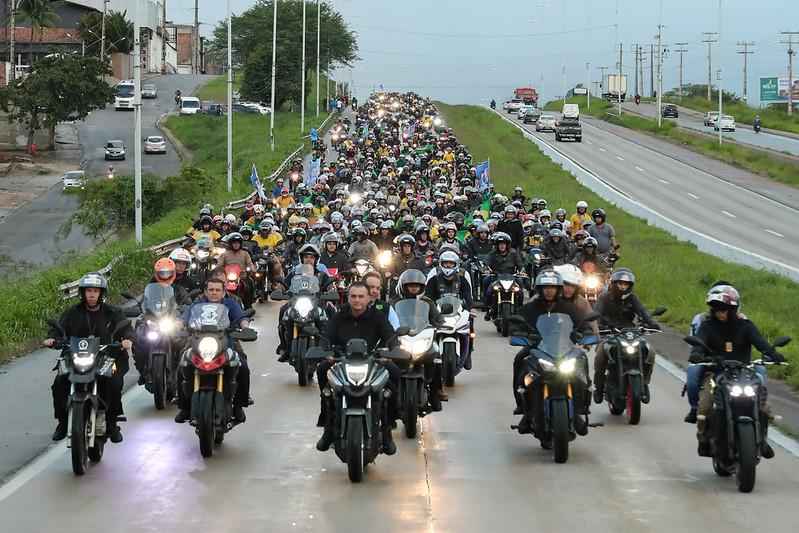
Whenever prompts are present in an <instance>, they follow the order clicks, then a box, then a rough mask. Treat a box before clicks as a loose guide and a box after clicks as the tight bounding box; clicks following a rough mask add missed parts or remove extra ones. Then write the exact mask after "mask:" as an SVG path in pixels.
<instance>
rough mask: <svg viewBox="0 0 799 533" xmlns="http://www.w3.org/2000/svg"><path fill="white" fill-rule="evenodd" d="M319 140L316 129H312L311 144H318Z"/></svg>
mask: <svg viewBox="0 0 799 533" xmlns="http://www.w3.org/2000/svg"><path fill="white" fill-rule="evenodd" d="M318 140H319V132H318V131H317V130H316V128H311V142H312V143H316V141H318Z"/></svg>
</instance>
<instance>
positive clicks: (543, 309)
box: [519, 296, 585, 329]
mask: <svg viewBox="0 0 799 533" xmlns="http://www.w3.org/2000/svg"><path fill="white" fill-rule="evenodd" d="M548 313H562V314H564V315H569V317H570V318H571V320H572V322H573V323H574V327H575V329H579V328H581V327H582V328H584V327H585V325H584V324H582V317H583V316H584V315H583V313H581V312H580V310H579V309H578V308H577V306H575V305H574V303H572V302H569V301H567V300H562V299H558V300H557V301H556V302H555V303H554V304H548V303H547V302H546V301H544V300H543V299H541V298H539V297H538V296H536V297H534V298H533V299H532V300H530V301H529V302H527V303H526V304H524V305H523V306H522V308H521V310H520V311H519V314H520V315H521V316H523V317H524V320H525V321H526V322H527V323H528V324H530V325H531V326H532V327H533V328H534V329H535V327H536V322H538V317H540V316H541V315H546V314H548Z"/></svg>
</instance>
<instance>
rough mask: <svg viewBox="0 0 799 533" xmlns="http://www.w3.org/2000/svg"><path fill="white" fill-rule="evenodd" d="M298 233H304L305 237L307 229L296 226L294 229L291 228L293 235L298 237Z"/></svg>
mask: <svg viewBox="0 0 799 533" xmlns="http://www.w3.org/2000/svg"><path fill="white" fill-rule="evenodd" d="M298 235H302V236H303V237H305V230H304V229H302V228H294V229H293V230H291V236H292V237H296V236H298Z"/></svg>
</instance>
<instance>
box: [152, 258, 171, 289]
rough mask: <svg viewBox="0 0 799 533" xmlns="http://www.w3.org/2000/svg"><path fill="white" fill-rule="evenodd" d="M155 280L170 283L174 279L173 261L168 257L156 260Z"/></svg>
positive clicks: (165, 283)
mask: <svg viewBox="0 0 799 533" xmlns="http://www.w3.org/2000/svg"><path fill="white" fill-rule="evenodd" d="M155 280H156V281H157V282H158V283H161V284H164V285H172V283H173V282H174V281H175V262H174V261H172V260H171V259H169V258H168V257H163V258H161V259H159V260H158V261H156V262H155Z"/></svg>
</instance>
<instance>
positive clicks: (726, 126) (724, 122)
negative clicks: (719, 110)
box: [713, 115, 735, 131]
mask: <svg viewBox="0 0 799 533" xmlns="http://www.w3.org/2000/svg"><path fill="white" fill-rule="evenodd" d="M719 128H721V131H735V118H734V117H732V116H730V115H721V119H719V120H717V121H716V122H715V124H714V126H713V129H714V130H716V131H719Z"/></svg>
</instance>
